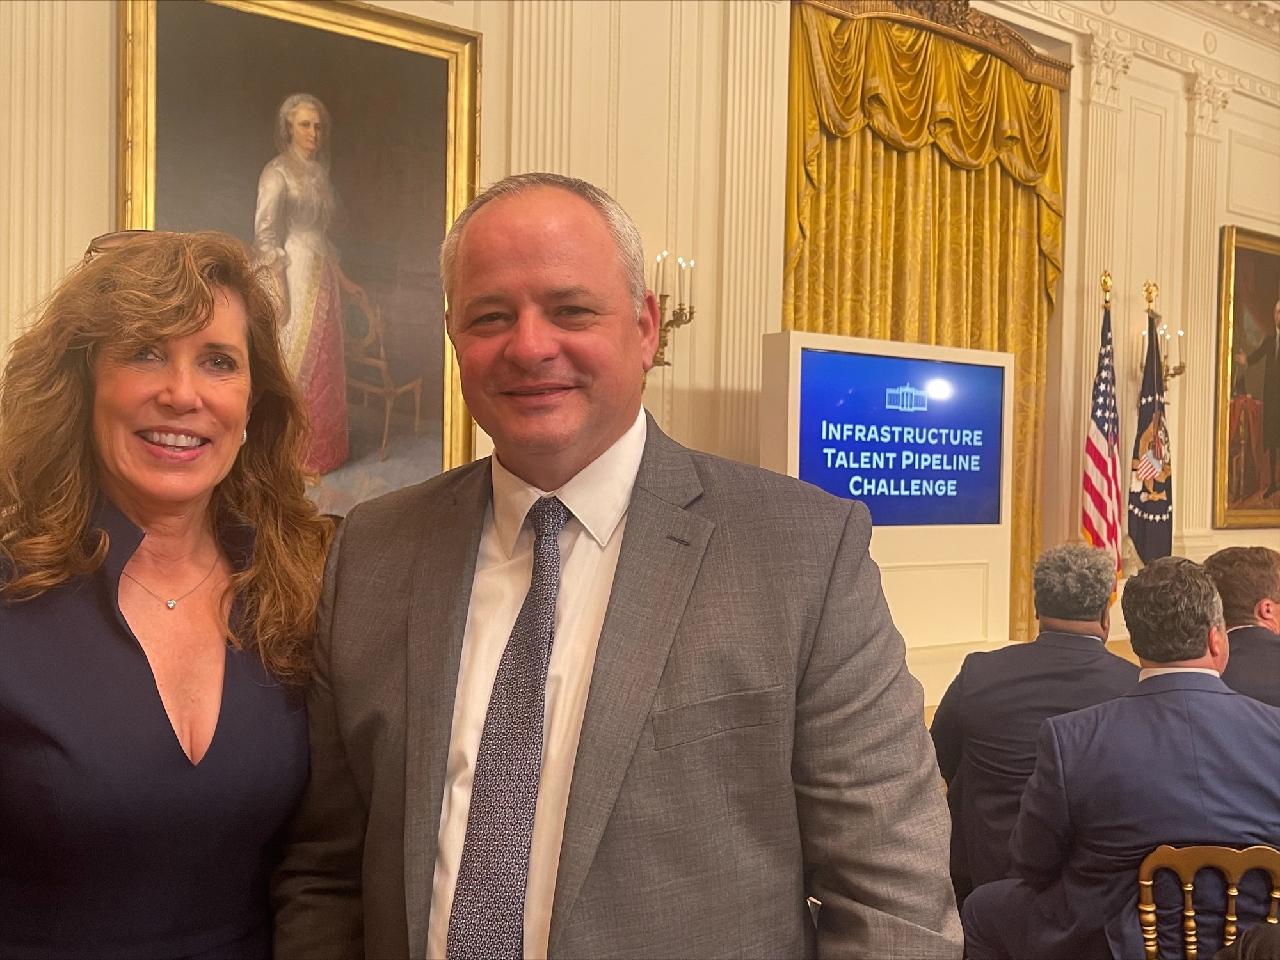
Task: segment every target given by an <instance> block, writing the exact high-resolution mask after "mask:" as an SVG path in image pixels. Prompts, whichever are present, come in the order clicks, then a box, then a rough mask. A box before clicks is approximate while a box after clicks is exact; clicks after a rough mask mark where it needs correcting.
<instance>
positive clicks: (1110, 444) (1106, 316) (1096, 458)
mask: <svg viewBox="0 0 1280 960" xmlns="http://www.w3.org/2000/svg"><path fill="white" fill-rule="evenodd" d="M1120 511H1121V507H1120V416H1119V414H1118V413H1117V411H1116V365H1115V347H1114V345H1113V343H1112V340H1111V307H1110V306H1107V307H1104V308H1103V310H1102V339H1101V341H1100V343H1099V345H1098V370H1097V373H1095V374H1094V376H1093V397H1092V399H1091V400H1090V402H1089V429H1088V432H1087V433H1086V434H1085V438H1084V481H1083V495H1082V496H1081V500H1080V526H1081V531H1082V533H1083V534H1084V539H1085V541H1086V542H1088V543H1090V544H1092V545H1093V546H1095V547H1097V548H1098V549H1100V550H1106V551H1107V553H1109V554H1111V557H1112V559H1113V560H1114V561H1115V565H1116V570H1119V569H1120Z"/></svg>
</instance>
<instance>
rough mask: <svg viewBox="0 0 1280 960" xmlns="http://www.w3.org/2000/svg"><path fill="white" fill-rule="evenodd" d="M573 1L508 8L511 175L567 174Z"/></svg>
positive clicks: (545, 0)
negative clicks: (546, 172)
mask: <svg viewBox="0 0 1280 960" xmlns="http://www.w3.org/2000/svg"><path fill="white" fill-rule="evenodd" d="M575 7H576V4H574V3H573V2H572V0H541V2H540V3H515V4H512V5H511V34H512V44H511V46H512V57H511V91H512V100H513V101H514V102H513V105H512V106H513V109H512V111H511V147H510V150H511V172H513V173H524V172H527V171H531V170H540V171H548V172H552V173H569V172H570V164H571V156H572V151H571V139H570V138H571V129H572V120H573V86H574V85H573V65H574V56H573V26H574V24H573V19H574V10H575Z"/></svg>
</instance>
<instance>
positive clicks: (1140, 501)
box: [1129, 311, 1173, 563]
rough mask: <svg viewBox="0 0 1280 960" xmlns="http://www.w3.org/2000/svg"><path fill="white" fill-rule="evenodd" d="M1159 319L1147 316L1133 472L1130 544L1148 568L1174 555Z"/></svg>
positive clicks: (1171, 475)
mask: <svg viewBox="0 0 1280 960" xmlns="http://www.w3.org/2000/svg"><path fill="white" fill-rule="evenodd" d="M1158 336H1159V333H1158V332H1157V330H1156V318H1155V314H1153V313H1151V312H1149V311H1148V313H1147V361H1146V363H1145V364H1144V365H1143V368H1142V394H1141V396H1139V398H1138V432H1137V434H1136V435H1135V436H1134V438H1133V460H1132V462H1131V464H1130V472H1129V539H1130V540H1132V541H1133V546H1134V549H1136V550H1137V551H1138V556H1139V557H1141V558H1142V562H1143V563H1150V562H1151V561H1152V560H1156V559H1159V558H1160V557H1167V556H1169V554H1170V553H1172V552H1173V464H1172V462H1171V460H1170V456H1169V429H1168V426H1167V425H1166V422H1165V416H1164V414H1165V410H1164V371H1163V369H1162V367H1161V363H1160V343H1159V340H1158V339H1157V338H1158Z"/></svg>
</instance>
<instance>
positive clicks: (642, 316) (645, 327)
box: [636, 290, 661, 371]
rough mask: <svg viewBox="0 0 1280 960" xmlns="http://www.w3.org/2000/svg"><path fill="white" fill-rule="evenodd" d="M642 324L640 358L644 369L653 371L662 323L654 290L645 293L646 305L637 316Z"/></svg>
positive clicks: (637, 319) (643, 304)
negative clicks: (659, 329)
mask: <svg viewBox="0 0 1280 960" xmlns="http://www.w3.org/2000/svg"><path fill="white" fill-rule="evenodd" d="M636 322H637V323H638V324H640V358H641V361H642V362H643V364H644V369H645V370H646V371H647V370H651V369H653V355H654V354H655V353H657V351H658V327H659V325H660V323H661V321H660V319H659V316H658V298H657V297H655V296H654V295H653V291H652V290H646V291H645V292H644V303H642V304H641V305H640V312H639V314H637V316H636Z"/></svg>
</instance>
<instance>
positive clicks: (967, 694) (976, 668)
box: [930, 543, 1138, 900]
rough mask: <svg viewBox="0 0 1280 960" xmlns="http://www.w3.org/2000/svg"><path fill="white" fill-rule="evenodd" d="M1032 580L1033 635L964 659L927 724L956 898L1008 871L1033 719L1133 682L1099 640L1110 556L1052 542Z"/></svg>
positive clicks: (1106, 615) (1129, 670)
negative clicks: (947, 823)
mask: <svg viewBox="0 0 1280 960" xmlns="http://www.w3.org/2000/svg"><path fill="white" fill-rule="evenodd" d="M1034 581H1035V602H1036V617H1037V618H1038V619H1039V621H1040V635H1039V636H1037V637H1036V639H1035V640H1034V641H1032V642H1031V643H1015V644H1011V645H1010V646H1007V647H1003V648H1001V649H999V650H992V651H990V652H986V653H971V654H970V655H969V656H967V657H966V658H965V661H964V664H963V665H962V666H961V667H960V673H959V674H958V675H957V676H956V679H955V680H954V681H953V682H952V684H951V686H950V687H948V688H947V692H946V694H944V695H943V697H942V703H940V704H939V705H938V711H937V713H936V714H934V718H933V726H932V727H931V729H930V733H932V734H933V744H934V747H935V749H936V750H937V753H938V766H939V767H940V768H941V770H942V776H943V778H944V779H945V780H946V781H947V786H948V790H947V803H948V804H949V805H950V807H951V879H952V883H953V884H954V885H955V888H956V899H957V900H963V899H964V897H965V896H966V895H967V894H968V892H969V891H970V890H972V889H973V888H974V887H976V886H978V885H980V884H983V883H988V882H990V881H992V880H1000V879H1003V878H1004V877H1007V876H1008V875H1009V834H1010V833H1012V832H1013V824H1014V821H1015V820H1017V818H1018V801H1019V800H1020V799H1021V798H1022V788H1023V786H1025V785H1026V782H1027V778H1028V777H1029V776H1031V771H1032V769H1033V768H1034V767H1035V761H1036V734H1037V733H1038V732H1039V730H1040V722H1041V721H1042V720H1044V719H1045V718H1046V717H1053V716H1057V715H1058V714H1060V713H1068V712H1070V711H1072V710H1079V709H1080V708H1081V707H1088V706H1092V705H1093V704H1095V703H1101V702H1102V701H1104V700H1111V699H1113V698H1115V697H1118V696H1121V695H1122V694H1125V693H1128V692H1129V691H1130V690H1132V689H1133V688H1134V687H1135V686H1137V683H1138V668H1137V667H1135V666H1134V665H1133V664H1131V663H1129V662H1128V661H1126V660H1122V659H1121V658H1120V657H1117V656H1116V655H1115V654H1113V653H1108V652H1107V649H1106V647H1105V646H1103V643H1104V641H1105V640H1106V638H1107V631H1108V629H1109V627H1110V625H1111V609H1110V608H1111V595H1112V593H1113V592H1114V590H1115V586H1116V569H1115V563H1114V561H1113V559H1112V557H1111V556H1110V555H1109V554H1107V553H1105V552H1104V551H1102V550H1097V549H1095V548H1093V547H1090V546H1087V545H1085V544H1082V543H1072V544H1066V545H1065V546H1060V547H1053V548H1051V549H1049V550H1046V551H1045V552H1044V553H1043V554H1041V556H1040V559H1039V560H1037V561H1036V567H1035V575H1034Z"/></svg>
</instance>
